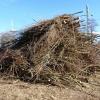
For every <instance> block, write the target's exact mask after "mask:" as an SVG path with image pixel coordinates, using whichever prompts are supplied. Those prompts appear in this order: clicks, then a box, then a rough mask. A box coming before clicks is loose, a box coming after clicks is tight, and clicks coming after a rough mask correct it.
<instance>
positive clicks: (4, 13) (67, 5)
mask: <svg viewBox="0 0 100 100" xmlns="http://www.w3.org/2000/svg"><path fill="white" fill-rule="evenodd" d="M86 2H87V3H88V6H89V13H90V14H93V16H94V18H95V19H96V21H97V23H98V27H97V29H96V31H100V26H99V25H100V12H99V9H100V0H87V1H86V0H0V32H4V31H9V30H10V29H11V28H12V25H11V23H12V22H13V24H14V28H15V29H16V30H20V29H23V28H25V27H27V26H30V25H31V24H32V23H35V22H34V20H33V19H35V20H36V21H41V20H43V19H48V18H52V17H54V16H57V15H61V14H64V13H74V12H77V11H81V10H84V13H85V4H86Z"/></svg>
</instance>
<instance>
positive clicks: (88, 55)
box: [0, 15, 98, 86]
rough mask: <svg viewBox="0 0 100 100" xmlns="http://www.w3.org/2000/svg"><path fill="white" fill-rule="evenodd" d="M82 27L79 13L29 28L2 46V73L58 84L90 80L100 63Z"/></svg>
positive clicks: (35, 81) (27, 79) (0, 57)
mask: <svg viewBox="0 0 100 100" xmlns="http://www.w3.org/2000/svg"><path fill="white" fill-rule="evenodd" d="M79 27H80V21H79V18H78V17H74V16H72V15H62V16H58V17H56V18H54V19H52V20H47V21H43V22H41V23H39V24H37V25H34V26H32V27H30V28H28V29H27V30H25V31H23V32H22V33H21V36H20V37H19V38H18V40H17V41H16V42H15V44H13V46H10V48H9V47H8V48H6V49H3V50H1V52H0V73H6V75H10V76H11V75H12V76H15V77H16V78H20V79H21V80H24V81H29V82H34V83H39V82H41V83H46V84H52V85H58V86H64V85H72V86H73V85H75V84H79V85H80V84H81V81H84V82H88V77H89V76H90V75H91V74H93V73H94V72H95V70H96V68H97V67H98V64H97V63H96V61H95V58H96V55H97V54H96V52H95V51H96V50H95V48H94V46H93V40H92V39H91V37H90V36H88V35H86V34H83V33H80V32H79Z"/></svg>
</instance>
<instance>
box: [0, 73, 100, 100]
mask: <svg viewBox="0 0 100 100" xmlns="http://www.w3.org/2000/svg"><path fill="white" fill-rule="evenodd" d="M99 79H100V74H98V76H95V77H94V76H93V77H91V78H90V83H84V86H85V87H84V88H82V87H79V86H78V87H77V89H76V88H75V89H71V88H67V87H66V88H60V87H56V86H50V85H43V84H30V83H25V82H22V81H20V80H3V79H0V100H100V80H99Z"/></svg>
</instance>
